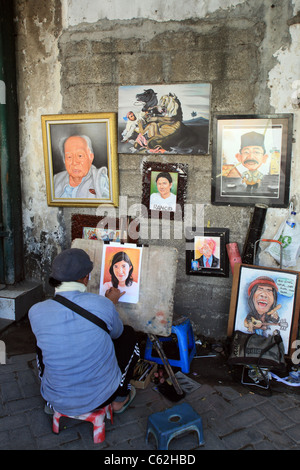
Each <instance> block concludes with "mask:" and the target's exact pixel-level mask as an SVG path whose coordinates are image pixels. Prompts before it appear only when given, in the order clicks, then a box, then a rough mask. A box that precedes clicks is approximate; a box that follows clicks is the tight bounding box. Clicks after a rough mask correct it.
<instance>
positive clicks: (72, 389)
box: [29, 291, 123, 416]
mask: <svg viewBox="0 0 300 470" xmlns="http://www.w3.org/2000/svg"><path fill="white" fill-rule="evenodd" d="M60 295H63V296H64V297H66V298H68V299H69V300H71V301H72V302H74V303H76V304H78V305H80V306H81V307H83V308H85V309H86V310H89V311H90V312H91V313H93V314H95V315H97V316H98V317H99V318H101V319H102V320H103V321H105V323H106V324H107V326H108V329H109V330H110V335H108V334H107V333H106V332H105V331H104V330H102V329H101V328H100V327H98V326H97V325H95V324H94V323H92V322H90V321H88V320H86V319H85V318H83V317H81V316H80V315H79V314H77V313H75V312H73V311H72V310H70V309H68V308H67V307H65V306H63V305H61V304H59V303H58V302H56V301H55V300H52V299H48V300H45V301H44V302H39V303H37V304H35V305H34V306H33V307H31V309H30V310H29V320H30V324H31V328H32V331H33V333H34V335H35V337H36V339H37V345H38V346H39V348H40V349H41V350H42V354H43V362H44V365H45V370H44V374H43V376H42V383H41V394H42V396H43V398H44V399H45V400H46V401H48V402H49V403H51V404H52V405H53V407H54V409H55V410H57V411H59V412H61V413H64V414H67V415H73V416H74V415H80V414H83V413H86V412H89V411H92V410H93V409H95V408H96V407H97V406H99V405H101V403H103V402H104V401H106V400H107V399H108V398H109V397H110V396H111V395H112V394H113V393H114V392H115V391H116V389H117V388H118V386H119V383H120V380H121V371H120V369H119V366H118V363H117V359H116V357H115V351H114V345H113V342H112V339H111V338H113V339H115V338H118V337H119V336H120V335H121V334H122V332H123V323H122V321H121V319H120V317H119V314H118V312H117V311H116V309H115V306H114V304H113V303H112V302H111V301H110V300H109V299H107V298H106V297H103V296H100V295H97V294H91V293H87V292H79V291H68V292H60Z"/></svg>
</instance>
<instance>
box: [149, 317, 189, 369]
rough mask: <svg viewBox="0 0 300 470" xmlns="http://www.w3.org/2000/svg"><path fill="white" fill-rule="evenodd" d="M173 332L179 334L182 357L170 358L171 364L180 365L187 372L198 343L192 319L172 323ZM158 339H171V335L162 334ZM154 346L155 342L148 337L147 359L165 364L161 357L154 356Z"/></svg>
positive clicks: (179, 347)
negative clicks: (175, 323) (164, 335)
mask: <svg viewBox="0 0 300 470" xmlns="http://www.w3.org/2000/svg"><path fill="white" fill-rule="evenodd" d="M171 332H172V333H174V334H175V335H176V336H177V340H178V349H179V357H180V359H179V360H177V359H169V358H168V361H169V364H170V365H171V366H175V367H180V368H181V370H182V372H184V373H186V374H187V373H189V371H190V364H191V362H192V359H193V357H194V356H195V354H196V343H195V338H194V332H193V328H192V325H191V322H190V320H189V319H186V320H184V321H183V322H182V323H179V324H178V325H172V329H171ZM158 339H159V341H171V338H170V337H167V338H165V337H162V336H160V337H159V338H158ZM152 348H153V344H152V342H151V341H150V339H149V337H147V342H146V348H145V355H144V358H145V359H146V360H147V361H152V362H157V363H158V364H163V362H162V360H161V359H160V358H159V357H153V356H152Z"/></svg>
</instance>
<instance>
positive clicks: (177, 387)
mask: <svg viewBox="0 0 300 470" xmlns="http://www.w3.org/2000/svg"><path fill="white" fill-rule="evenodd" d="M148 336H149V339H150V341H151V342H152V343H153V344H154V346H155V349H156V351H157V352H158V355H159V357H160V359H161V360H162V362H163V364H164V366H165V368H166V371H167V373H168V374H169V377H170V379H171V381H172V384H173V386H174V388H175V390H176V393H178V395H183V391H182V389H181V387H180V385H179V383H178V380H177V379H176V377H175V374H174V372H173V369H172V367H171V366H170V364H169V361H168V359H167V357H166V355H165V353H164V350H163V348H162V347H161V344H160V341H159V339H158V338H157V336H155V335H152V334H148Z"/></svg>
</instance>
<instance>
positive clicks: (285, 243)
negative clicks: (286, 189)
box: [265, 204, 300, 267]
mask: <svg viewBox="0 0 300 470" xmlns="http://www.w3.org/2000/svg"><path fill="white" fill-rule="evenodd" d="M294 215H296V213H295V212H294V211H293V205H292V204H291V205H290V208H289V216H288V217H287V219H286V220H285V221H284V222H283V223H282V224H281V225H280V227H279V229H278V231H277V233H276V234H275V236H274V237H273V239H274V240H278V241H280V242H281V243H282V266H284V267H291V266H295V265H296V263H297V259H298V257H299V255H300V224H298V223H297V222H296V221H295V218H294ZM265 251H266V252H267V253H269V254H270V255H271V256H273V258H274V259H275V260H276V261H277V262H278V263H280V246H279V244H278V243H271V244H270V245H269V246H268V248H266V250H265Z"/></svg>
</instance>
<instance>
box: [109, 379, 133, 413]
mask: <svg viewBox="0 0 300 470" xmlns="http://www.w3.org/2000/svg"><path fill="white" fill-rule="evenodd" d="M135 395H136V390H135V388H134V386H133V385H131V390H130V394H129V400H128V401H127V402H126V403H125V405H124V406H122V408H121V409H120V410H118V411H114V414H116V415H120V414H122V413H124V411H125V410H126V409H127V408H128V406H129V405H130V403H132V402H133V400H134V398H135Z"/></svg>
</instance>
